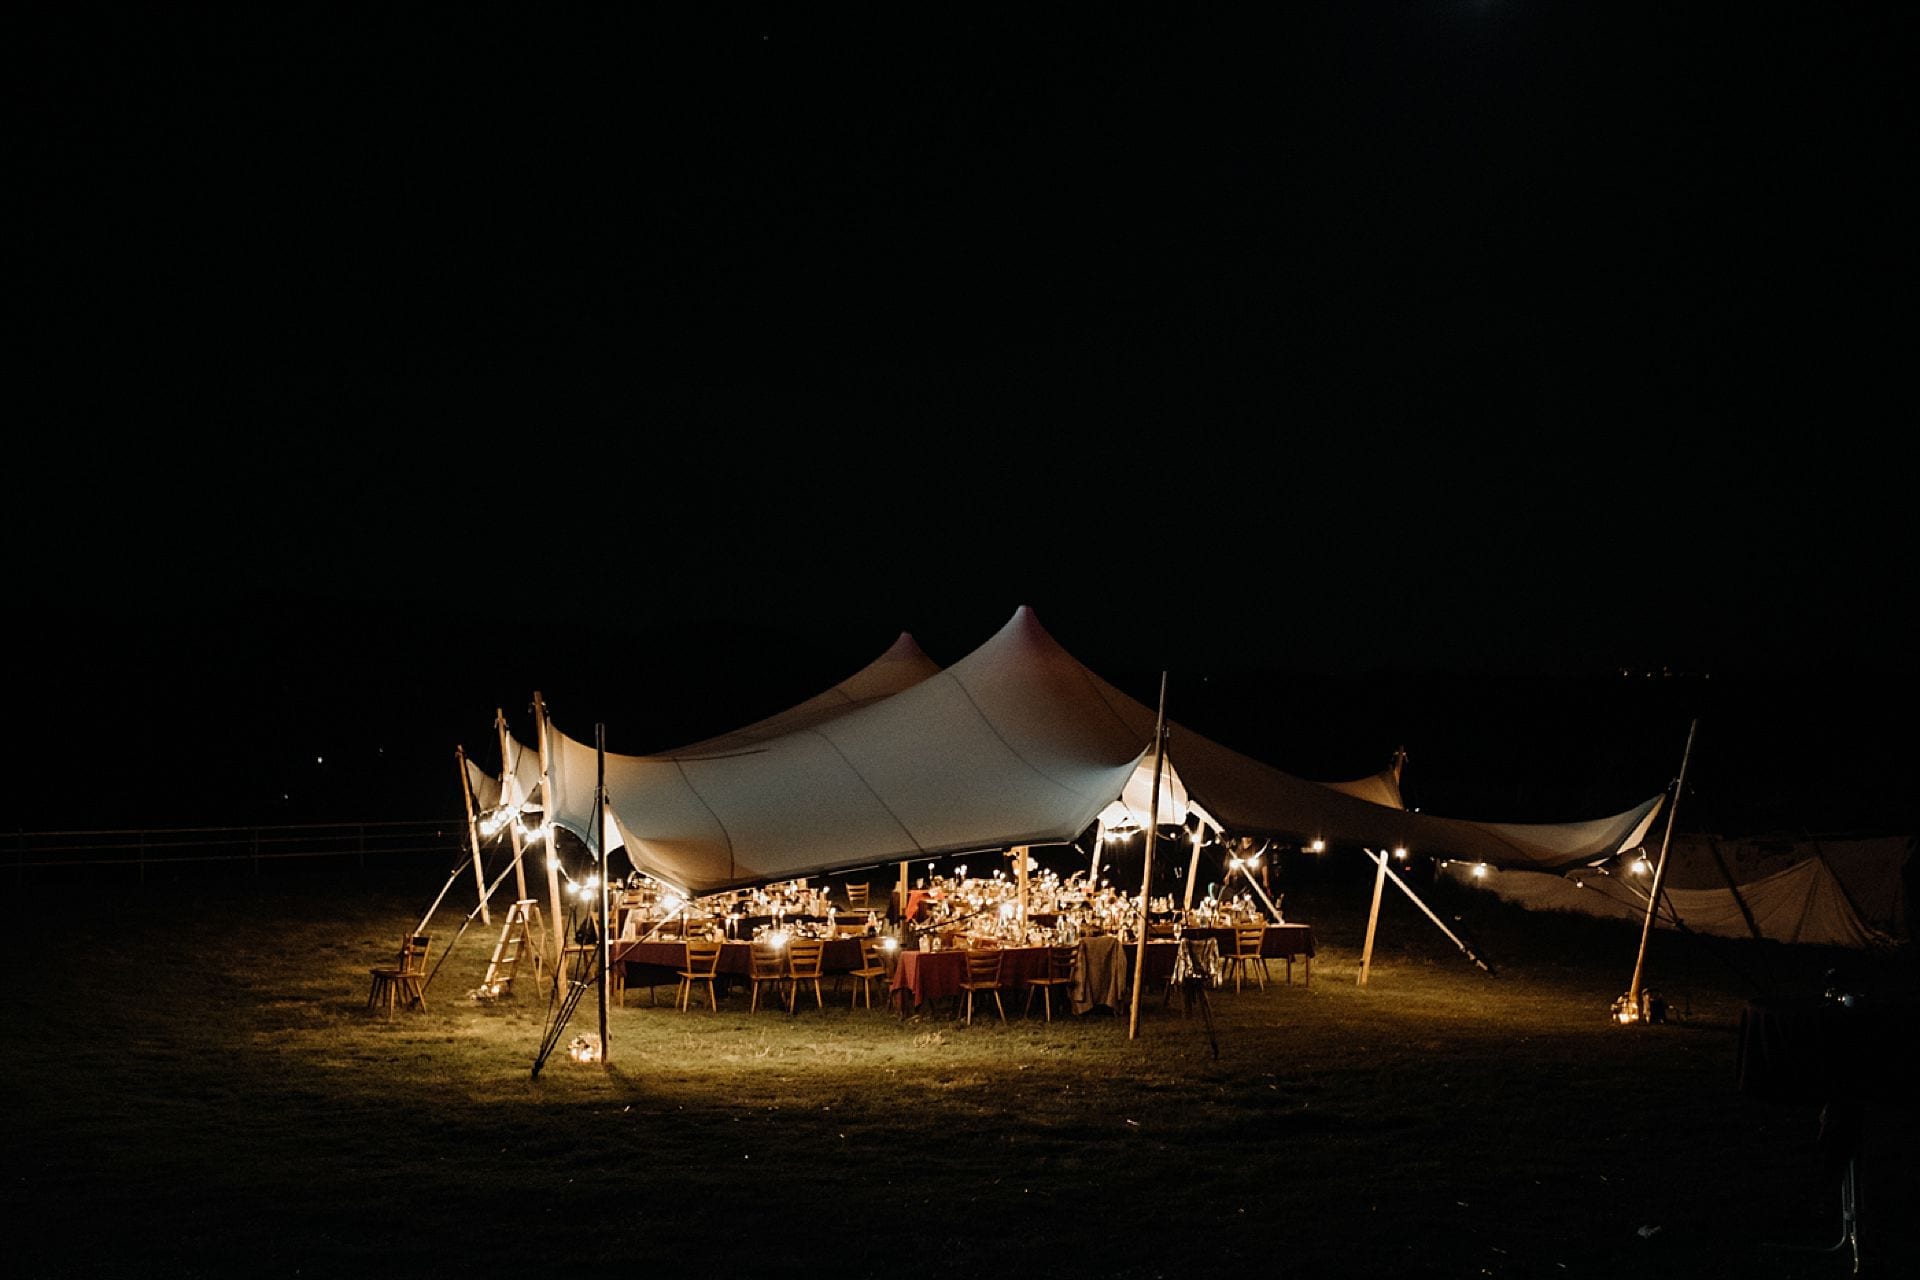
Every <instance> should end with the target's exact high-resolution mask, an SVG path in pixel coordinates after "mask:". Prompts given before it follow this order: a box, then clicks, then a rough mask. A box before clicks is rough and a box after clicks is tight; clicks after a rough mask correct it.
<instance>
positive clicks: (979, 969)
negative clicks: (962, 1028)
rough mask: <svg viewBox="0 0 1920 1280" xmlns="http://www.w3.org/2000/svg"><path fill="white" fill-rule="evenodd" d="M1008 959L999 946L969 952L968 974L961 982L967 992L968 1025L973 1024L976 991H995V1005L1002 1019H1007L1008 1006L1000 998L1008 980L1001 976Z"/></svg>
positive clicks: (962, 987)
mask: <svg viewBox="0 0 1920 1280" xmlns="http://www.w3.org/2000/svg"><path fill="white" fill-rule="evenodd" d="M1005 961H1006V953H1004V952H1002V951H1001V950H1000V949H999V948H997V947H996V948H993V949H991V950H979V951H969V952H967V976H966V978H965V979H964V980H962V982H961V983H960V989H961V990H962V991H964V992H966V993H967V1025H968V1026H972V1025H973V997H974V993H975V992H980V991H991V992H993V1007H994V1008H996V1009H998V1010H999V1011H1000V1021H1001V1022H1002V1023H1004V1022H1006V1020H1007V1006H1006V1005H1005V1004H1004V1003H1002V1001H1001V999H1000V992H1001V990H1002V989H1003V988H1004V987H1005V986H1006V982H1005V980H1004V979H1002V977H1001V976H1000V975H1001V973H1002V970H1003V967H1004V964H1005Z"/></svg>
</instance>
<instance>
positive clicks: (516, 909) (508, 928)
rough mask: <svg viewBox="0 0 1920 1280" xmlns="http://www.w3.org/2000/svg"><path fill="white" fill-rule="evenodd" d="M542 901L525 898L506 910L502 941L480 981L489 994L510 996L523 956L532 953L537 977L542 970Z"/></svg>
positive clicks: (494, 950)
mask: <svg viewBox="0 0 1920 1280" xmlns="http://www.w3.org/2000/svg"><path fill="white" fill-rule="evenodd" d="M539 937H540V904H539V903H538V902H535V901H534V900H533V899H532V898H522V899H520V900H519V901H518V902H516V903H514V904H513V905H512V906H511V907H509V908H508V909H507V919H506V922H505V923H504V924H503V925H501V927H500V941H499V942H497V943H495V944H494V948H493V959H491V960H489V961H488V962H487V976H486V977H485V978H484V979H482V980H481V983H480V990H481V991H482V992H484V993H485V994H487V995H489V996H504V995H510V994H512V991H513V975H514V973H515V971H517V970H518V969H519V967H520V959H521V957H522V956H525V955H527V954H529V953H531V954H532V956H533V971H534V976H535V977H538V976H539V975H540V971H541V964H542V959H541V955H540V943H539V941H538V939H539Z"/></svg>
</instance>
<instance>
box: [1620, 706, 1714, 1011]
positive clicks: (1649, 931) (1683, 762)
mask: <svg viewBox="0 0 1920 1280" xmlns="http://www.w3.org/2000/svg"><path fill="white" fill-rule="evenodd" d="M1699 727H1700V721H1699V720H1697V719H1696V720H1695V721H1693V723H1692V724H1689V725H1688V726H1687V746H1686V750H1684V751H1682V752H1681V753H1680V776H1679V777H1678V778H1676V779H1675V780H1674V783H1673V803H1672V804H1671V805H1670V806H1668V808H1667V831H1666V834H1665V835H1663V836H1661V837H1660V859H1659V861H1657V862H1655V863H1654V865H1653V888H1651V889H1649V890H1648V891H1647V919H1646V923H1645V924H1643V925H1641V926H1640V953H1639V954H1638V955H1636V956H1635V957H1634V958H1633V981H1632V982H1629V983H1628V984H1627V1007H1628V1008H1629V1009H1631V1010H1633V1016H1634V1019H1635V1020H1636V1021H1637V1020H1638V1019H1639V1017H1640V994H1641V993H1640V980H1641V978H1643V977H1644V976H1645V974H1646V966H1647V940H1648V939H1649V938H1650V937H1652V936H1653V913H1654V910H1655V909H1656V907H1657V906H1658V904H1659V902H1660V882H1661V881H1662V880H1663V879H1665V878H1666V874H1667V846H1668V845H1669V844H1671V843H1672V842H1673V824H1674V820H1675V819H1677V818H1678V817H1679V816H1680V793H1681V792H1682V791H1684V790H1685V789H1686V785H1687V762H1688V761H1689V760H1691V759H1692V758H1693V735H1694V731H1695V730H1697V729H1698V728H1699Z"/></svg>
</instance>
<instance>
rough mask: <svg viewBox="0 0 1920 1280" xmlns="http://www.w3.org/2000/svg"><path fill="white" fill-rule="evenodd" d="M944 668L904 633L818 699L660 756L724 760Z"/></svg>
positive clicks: (854, 708)
mask: <svg viewBox="0 0 1920 1280" xmlns="http://www.w3.org/2000/svg"><path fill="white" fill-rule="evenodd" d="M939 670H940V664H939V663H937V662H935V661H934V660H933V659H932V658H929V657H928V656H927V655H926V654H925V653H924V652H923V651H922V650H921V648H920V645H919V642H918V641H916V640H915V639H914V638H913V636H912V634H911V633H909V632H905V631H902V632H901V633H900V638H899V639H897V640H895V641H894V642H893V644H892V645H891V646H889V647H888V649H887V650H886V652H884V653H882V654H881V655H880V656H879V657H877V658H875V659H874V660H873V661H872V662H869V663H868V664H867V665H866V666H864V667H862V668H860V670H858V671H856V672H854V673H853V674H852V675H850V676H848V677H847V678H846V679H845V680H842V681H840V682H839V683H838V684H836V685H834V686H833V687H832V688H830V689H827V690H825V691H823V692H821V693H817V694H815V695H814V696H813V697H811V698H808V699H807V700H806V701H805V702H802V703H800V704H798V705H797V706H793V707H789V708H787V709H786V710H785V711H782V712H780V713H778V714H777V715H771V716H768V717H767V718H766V719H764V720H756V721H754V722H753V723H752V724H749V725H745V726H743V727H741V728H738V729H735V730H733V731H732V732H730V733H723V734H718V735H716V736H714V737H711V738H703V739H701V740H700V741H699V742H693V743H689V744H687V745H686V746H683V747H676V748H674V749H673V750H671V751H667V752H662V753H658V754H664V755H676V756H691V755H721V754H725V753H727V752H730V751H737V750H739V749H741V748H742V747H747V746H751V745H753V744H755V743H759V742H765V741H766V740H767V739H769V738H777V737H780V736H781V735H783V734H788V733H795V732H797V731H799V730H801V729H807V728H811V727H812V726H814V725H817V724H821V723H824V722H825V721H828V720H832V719H835V718H836V717H839V716H843V715H846V714H847V713H848V712H849V711H858V710H859V709H860V708H861V707H864V706H866V705H867V704H869V703H872V702H878V701H880V700H881V699H882V698H890V697H892V696H893V695H894V694H896V693H899V692H901V691H903V690H906V689H911V688H912V687H913V686H914V685H916V684H919V683H920V682H921V681H922V680H925V679H926V678H927V677H928V676H931V675H936V674H938V673H939Z"/></svg>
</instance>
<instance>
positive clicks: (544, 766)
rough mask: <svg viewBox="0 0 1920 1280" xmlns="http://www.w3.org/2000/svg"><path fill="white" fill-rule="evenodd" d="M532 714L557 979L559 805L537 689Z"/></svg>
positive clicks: (561, 957)
mask: <svg viewBox="0 0 1920 1280" xmlns="http://www.w3.org/2000/svg"><path fill="white" fill-rule="evenodd" d="M533 714H534V718H535V720H536V721H538V723H539V726H540V826H541V827H542V829H544V830H545V831H546V833H547V904H548V909H549V910H550V911H551V912H552V914H553V980H554V981H555V982H556V983H557V982H559V981H560V974H561V972H562V971H563V970H564V969H565V968H566V964H565V961H566V956H567V926H566V920H565V917H564V916H563V915H562V913H561V910H560V837H559V834H558V832H559V826H560V824H559V823H558V822H557V821H556V820H555V814H556V811H557V810H558V808H559V806H557V805H556V804H554V802H553V772H552V763H551V757H550V756H549V755H548V752H547V704H546V703H545V702H543V701H542V700H541V698H540V692H539V690H537V689H536V690H535V691H534V694H533Z"/></svg>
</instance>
